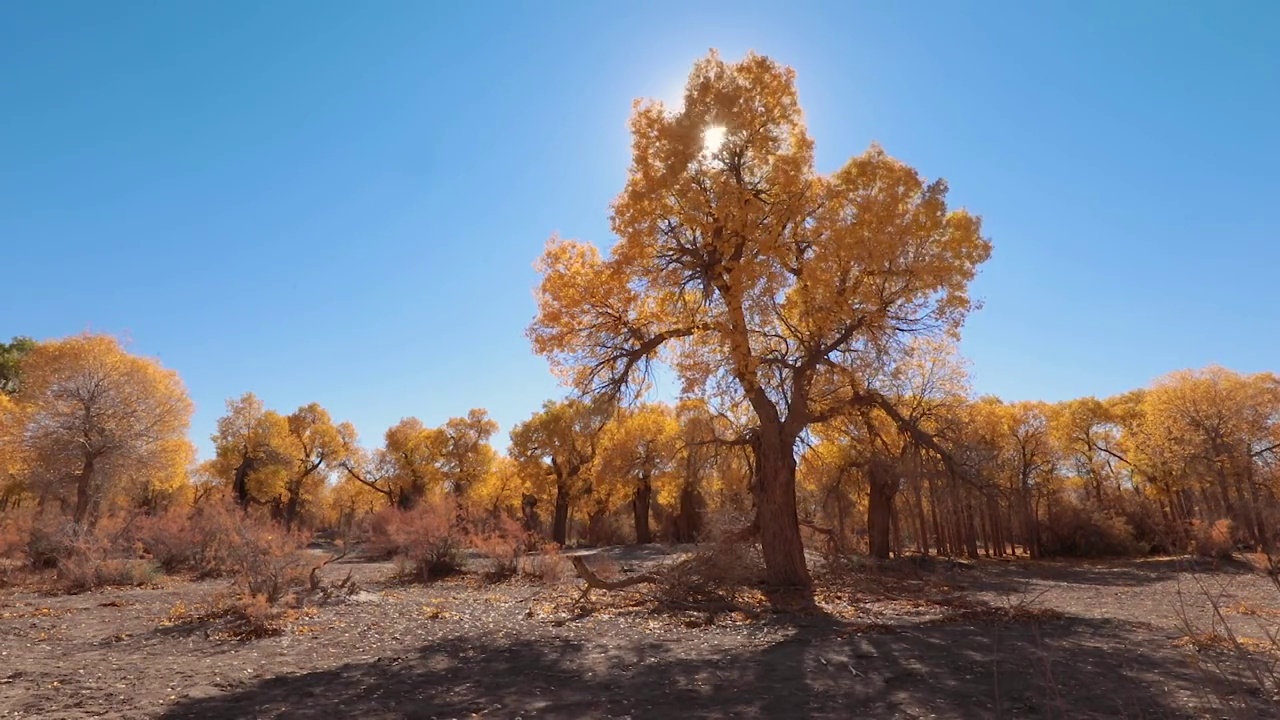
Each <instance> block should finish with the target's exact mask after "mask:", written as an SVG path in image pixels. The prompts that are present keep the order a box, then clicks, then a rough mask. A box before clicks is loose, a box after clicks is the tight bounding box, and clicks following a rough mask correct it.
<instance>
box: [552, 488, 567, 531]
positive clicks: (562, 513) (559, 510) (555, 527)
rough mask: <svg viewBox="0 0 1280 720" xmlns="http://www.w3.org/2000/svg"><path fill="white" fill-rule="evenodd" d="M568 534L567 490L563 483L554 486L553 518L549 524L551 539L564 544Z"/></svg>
mask: <svg viewBox="0 0 1280 720" xmlns="http://www.w3.org/2000/svg"><path fill="white" fill-rule="evenodd" d="M568 536H569V492H568V490H567V489H566V488H565V487H564V486H563V485H558V486H557V487H556V512H555V520H554V522H553V523H552V525H551V540H552V542H555V543H558V544H560V545H566V544H567V541H568Z"/></svg>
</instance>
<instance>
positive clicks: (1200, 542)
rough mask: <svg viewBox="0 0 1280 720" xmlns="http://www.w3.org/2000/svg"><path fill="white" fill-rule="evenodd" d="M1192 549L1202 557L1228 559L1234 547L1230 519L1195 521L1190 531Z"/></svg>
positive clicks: (1232, 526) (1232, 525)
mask: <svg viewBox="0 0 1280 720" xmlns="http://www.w3.org/2000/svg"><path fill="white" fill-rule="evenodd" d="M1191 548H1192V551H1193V552H1194V553H1195V554H1196V555H1198V556H1199V557H1202V558H1210V559H1213V560H1230V559H1231V553H1232V550H1233V549H1234V548H1235V525H1234V524H1233V523H1232V522H1231V521H1230V520H1226V519H1223V520H1217V521H1215V522H1211V523H1210V522H1201V521H1199V520H1197V521H1195V523H1194V524H1193V525H1192V532H1191Z"/></svg>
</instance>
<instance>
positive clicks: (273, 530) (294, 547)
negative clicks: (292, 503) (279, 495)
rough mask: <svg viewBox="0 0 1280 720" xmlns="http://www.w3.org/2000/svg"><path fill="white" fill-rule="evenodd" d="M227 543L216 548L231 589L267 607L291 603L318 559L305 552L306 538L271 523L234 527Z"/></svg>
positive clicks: (241, 524) (303, 586)
mask: <svg viewBox="0 0 1280 720" xmlns="http://www.w3.org/2000/svg"><path fill="white" fill-rule="evenodd" d="M229 540H230V541H229V542H228V543H227V544H226V545H225V546H224V547H220V548H219V552H221V553H225V557H223V558H221V561H222V562H225V563H226V568H227V571H228V573H229V574H230V575H231V580H232V583H233V585H234V587H235V588H236V589H237V590H238V591H239V593H240V595H241V596H246V597H252V596H260V597H261V598H262V600H263V601H264V602H266V603H267V604H268V605H277V604H281V603H286V604H288V603H291V602H293V601H294V600H296V596H297V595H298V593H299V592H300V591H302V590H303V589H304V588H307V587H308V585H309V579H310V575H311V570H312V568H313V567H315V566H317V565H319V559H318V558H316V557H315V556H314V555H312V554H311V553H309V552H307V549H306V547H307V538H306V537H305V536H304V535H302V534H301V533H296V532H294V533H290V532H285V530H284V529H283V528H281V527H279V526H277V525H276V524H274V523H271V522H262V521H256V522H255V521H246V522H242V523H239V524H238V525H236V527H235V529H234V530H233V531H232V535H231V537H230V538H229Z"/></svg>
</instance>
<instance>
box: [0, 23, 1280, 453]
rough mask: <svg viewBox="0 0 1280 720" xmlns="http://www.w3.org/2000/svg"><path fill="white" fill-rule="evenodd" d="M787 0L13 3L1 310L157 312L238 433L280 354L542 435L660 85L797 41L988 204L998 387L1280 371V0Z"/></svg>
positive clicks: (121, 327) (2, 323) (76, 319)
mask: <svg viewBox="0 0 1280 720" xmlns="http://www.w3.org/2000/svg"><path fill="white" fill-rule="evenodd" d="M781 7H782V5H780V4H778V3H776V2H753V1H742V0H739V1H738V2H729V3H718V4H712V3H697V2H671V3H657V2H645V3H625V4H624V3H613V2H576V3H569V2H554V1H553V2H507V3H483V2H475V3H433V2H419V1H415V2H390V1H387V0H379V2H372V3H357V2H345V1H344V2H315V1H307V2H258V1H254V2H242V1H231V0H220V1H218V2H213V1H204V2H160V1H158V0H152V1H147V2H143V1H137V2H109V3H108V2H74V3H73V2H64V1H57V0H50V1H48V2H36V1H34V0H28V1H23V2H8V3H5V4H4V5H3V6H0V337H5V338H7V337H8V336H11V335H16V334H27V335H33V336H35V337H37V338H48V337H53V336H62V335H67V334H70V333H75V332H78V331H81V330H84V329H87V328H92V329H94V330H101V331H109V332H112V333H120V334H127V335H128V336H130V337H131V338H132V342H133V348H134V349H135V350H136V351H139V352H142V353H145V354H149V355H155V356H158V357H160V358H161V359H162V360H163V362H164V363H165V364H166V365H168V366H170V367H173V368H176V369H178V370H179V371H180V372H181V373H182V376H183V377H184V378H185V380H186V382H187V384H188V386H189V388H190V390H191V393H192V395H193V397H194V399H195V401H196V403H197V407H198V409H197V414H196V418H195V423H194V427H193V436H194V437H195V438H196V439H197V440H198V441H199V442H200V443H201V447H202V450H203V451H204V452H206V453H207V451H208V443H207V436H208V435H209V434H210V432H212V429H213V424H214V421H215V420H216V418H217V417H218V416H219V415H220V414H221V412H222V406H223V401H224V400H225V399H226V398H228V397H231V396H234V395H238V394H240V393H242V392H245V391H248V390H252V391H254V392H256V393H258V394H259V395H260V396H261V397H263V398H264V399H265V400H266V402H267V403H268V404H270V405H271V406H274V407H276V408H278V409H281V410H285V411H288V410H291V409H292V408H294V407H296V406H298V405H299V404H302V403H305V402H310V401H313V400H314V401H318V402H320V403H322V404H324V405H325V406H326V407H328V408H329V409H330V410H331V411H332V413H333V414H334V416H335V417H336V418H339V419H350V420H352V421H354V422H355V423H356V424H357V426H358V427H359V428H360V430H361V432H362V435H363V437H364V438H365V439H366V440H367V441H370V442H376V441H378V440H379V438H380V436H381V434H382V432H383V430H384V429H385V428H386V426H387V425H389V424H391V423H393V422H395V421H396V420H397V419H399V418H400V417H401V416H406V415H417V416H419V417H421V418H423V420H424V421H426V422H428V423H438V422H441V421H443V420H444V419H445V418H447V417H449V416H452V415H461V414H464V413H465V412H466V411H467V409H468V408H471V407H473V406H482V407H487V408H488V409H489V410H490V411H491V412H492V413H493V415H494V416H495V417H496V418H497V419H498V420H499V422H500V423H501V424H502V426H503V433H504V435H505V431H506V430H507V429H508V428H509V427H510V425H511V424H512V423H513V422H516V421H518V420H520V419H523V418H524V417H526V416H527V415H528V414H529V413H530V412H532V411H533V410H534V409H535V408H536V407H537V406H538V404H539V403H540V402H541V401H542V400H543V399H545V398H547V397H551V396H553V395H556V394H558V393H559V392H560V390H559V388H558V387H557V385H556V383H555V382H554V380H553V379H552V378H551V377H550V375H549V373H548V372H547V370H546V366H545V364H544V362H543V361H542V360H541V359H539V358H537V357H534V356H532V355H531V354H530V352H529V349H528V344H527V342H526V341H525V339H524V336H523V331H524V328H525V326H526V325H527V323H528V321H529V320H530V318H531V317H532V315H533V312H534V307H533V300H532V294H531V289H532V287H533V285H534V284H535V282H536V276H535V273H534V271H533V269H532V263H533V261H534V259H535V258H536V256H537V255H538V253H539V251H540V249H541V247H542V244H543V242H544V241H545V240H546V238H547V237H548V236H549V235H550V234H551V233H553V232H559V233H561V234H563V235H566V236H571V237H580V238H585V239H593V240H596V241H600V242H602V243H605V244H607V243H608V242H609V241H610V238H609V236H608V230H607V228H608V225H607V204H608V203H609V201H610V200H611V199H612V197H613V196H614V195H615V194H616V193H617V192H618V191H619V190H620V189H621V187H622V183H623V179H624V175H625V171H626V166H627V163H628V137H627V132H626V125H625V123H626V118H627V115H628V113H629V108H630V103H631V100H632V99H633V98H635V97H637V96H647V97H665V98H669V99H674V98H676V97H677V96H678V94H679V89H680V88H681V86H682V85H683V81H684V77H685V75H686V73H687V71H688V68H689V65H690V64H691V63H692V62H693V60H695V59H696V58H697V57H699V56H701V55H702V54H704V53H705V52H706V50H707V49H708V48H710V47H716V48H719V49H720V50H721V51H722V52H723V53H724V54H725V55H726V56H728V57H730V58H736V57H738V56H740V55H741V54H742V53H743V52H745V51H746V50H748V49H755V50H757V51H760V52H763V53H765V54H768V55H771V56H773V57H775V58H776V59H778V60H780V61H782V62H785V63H787V64H790V65H792V66H794V67H795V68H796V70H797V72H798V74H799V86H800V92H801V100H802V102H803V104H804V106H805V109H806V112H807V115H808V118H809V122H810V130H811V133H812V135H813V136H814V138H815V140H816V142H817V146H818V159H819V164H820V165H821V167H822V169H824V170H830V169H834V168H835V167H836V166H838V165H839V164H840V163H841V162H842V161H843V160H844V159H845V158H847V157H848V156H850V155H852V154H855V153H857V152H860V151H861V150H862V149H864V148H865V146H866V145H867V144H868V143H869V142H871V141H873V140H878V141H880V142H881V143H882V144H883V145H884V146H885V148H886V149H887V150H888V151H889V152H890V153H892V154H894V155H897V156H899V157H901V158H903V159H904V160H906V161H908V162H910V163H912V164H914V165H916V166H917V167H918V168H920V169H921V171H922V172H924V173H925V174H926V175H928V176H938V175H941V176H944V177H946V178H947V179H948V180H949V181H950V183H951V186H952V189H953V190H952V198H953V200H954V201H955V202H956V203H959V204H963V205H966V206H967V207H969V208H970V209H972V210H974V211H976V212H978V213H980V214H982V215H983V216H984V217H985V221H986V229H987V231H988V233H989V235H990V236H991V238H992V239H993V241H994V244H995V252H994V256H993V259H992V260H991V261H990V262H989V263H988V264H987V265H986V266H985V267H984V268H983V274H982V276H981V278H980V279H979V280H978V282H977V283H976V284H975V286H974V291H975V293H976V294H977V295H978V296H979V297H981V298H982V299H983V300H984V301H985V303H986V307H985V308H984V309H983V310H982V311H981V312H979V313H977V314H976V315H975V316H974V317H973V318H972V320H971V321H970V323H969V326H968V328H967V334H966V339H965V343H964V349H965V352H966V354H967V355H968V356H969V357H970V358H971V359H972V362H973V371H974V384H975V388H976V389H977V390H978V391H979V392H990V393H996V394H999V395H1001V396H1005V397H1007V398H1010V399H1023V398H1044V399H1050V400H1056V399H1063V398H1067V397H1072V396H1077V395H1084V394H1098V395H1106V394H1110V393H1114V392H1118V391H1122V390H1126V389H1129V388H1132V387H1136V386H1140V385H1143V384H1145V383H1147V382H1148V381H1150V380H1151V379H1152V378H1153V377H1155V376H1157V375H1160V374H1163V373H1165V372H1167V371H1170V370H1173V369H1177V368H1183V367H1193V366H1202V365H1205V364H1208V363H1211V362H1217V363H1221V364H1224V365H1226V366H1228V367H1232V368H1235V369H1239V370H1243V371H1258V370H1264V369H1277V370H1280V332H1277V329H1278V328H1280V303H1277V299H1280V293H1278V292H1277V289H1276V288H1277V277H1278V276H1280V242H1278V241H1280V237H1278V235H1280V233H1278V230H1280V222H1278V221H1277V219H1276V218H1277V210H1280V199H1278V198H1277V194H1278V193H1277V191H1278V190H1280V181H1278V180H1277V177H1280V175H1278V173H1277V167H1280V4H1278V3H1274V2H1253V3H1247V2H1229V3H1210V2H1199V1H1197V2H1181V3H1171V2H1164V1H1160V2H1136V1H1130V2H1059V3H1041V2H1035V3H1023V2H1005V1H995V0H984V1H983V2H973V3H960V2H948V3H941V2H876V3H857V2H846V3H837V2H829V3H810V4H796V8H795V9H794V10H787V11H786V12H785V14H778V12H779V8H781ZM503 442H505V437H503V438H500V439H499V444H502V443H503Z"/></svg>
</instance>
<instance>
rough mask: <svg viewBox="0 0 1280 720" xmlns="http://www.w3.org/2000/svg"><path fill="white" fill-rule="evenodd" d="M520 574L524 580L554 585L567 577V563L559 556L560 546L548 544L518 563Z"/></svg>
mask: <svg viewBox="0 0 1280 720" xmlns="http://www.w3.org/2000/svg"><path fill="white" fill-rule="evenodd" d="M520 574H521V575H523V576H524V577H526V578H529V579H532V580H537V581H540V582H544V583H547V584H548V585H554V584H556V583H559V582H561V581H563V580H564V579H565V578H566V577H568V576H569V574H570V572H569V561H568V560H566V559H565V558H564V557H563V556H562V555H561V554H560V546H559V545H557V544H555V543H552V542H549V543H546V544H544V545H543V546H542V547H541V548H540V549H539V550H538V552H536V553H530V554H529V555H526V556H525V557H524V558H523V560H522V561H521V562H520Z"/></svg>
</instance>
